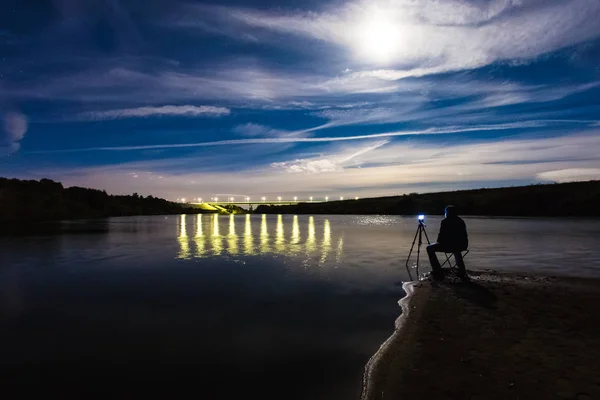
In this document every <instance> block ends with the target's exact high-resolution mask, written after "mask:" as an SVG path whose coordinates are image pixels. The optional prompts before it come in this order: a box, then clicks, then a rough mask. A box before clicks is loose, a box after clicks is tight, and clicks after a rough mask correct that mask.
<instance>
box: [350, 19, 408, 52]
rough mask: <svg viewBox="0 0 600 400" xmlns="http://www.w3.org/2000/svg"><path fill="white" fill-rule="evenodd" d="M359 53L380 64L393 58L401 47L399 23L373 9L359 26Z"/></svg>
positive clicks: (357, 49)
mask: <svg viewBox="0 0 600 400" xmlns="http://www.w3.org/2000/svg"><path fill="white" fill-rule="evenodd" d="M356 36H357V45H356V46H357V47H356V51H357V53H358V54H357V55H358V57H359V58H364V59H365V60H364V61H370V62H374V63H379V64H385V63H388V62H390V61H391V60H392V58H393V55H394V54H395V53H396V52H398V51H399V50H401V49H399V47H400V39H401V37H400V29H399V26H398V24H397V23H395V22H393V21H392V19H391V18H390V17H389V16H388V15H386V13H385V12H382V11H373V12H372V13H370V15H368V16H366V19H365V20H364V21H363V22H362V23H359V25H358V26H357V32H356Z"/></svg>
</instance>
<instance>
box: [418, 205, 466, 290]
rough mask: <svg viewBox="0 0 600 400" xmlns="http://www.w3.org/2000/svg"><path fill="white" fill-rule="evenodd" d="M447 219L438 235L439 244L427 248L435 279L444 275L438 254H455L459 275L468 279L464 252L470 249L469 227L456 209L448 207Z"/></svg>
mask: <svg viewBox="0 0 600 400" xmlns="http://www.w3.org/2000/svg"><path fill="white" fill-rule="evenodd" d="M445 212H446V218H444V220H442V224H441V226H440V233H439V234H438V238H437V242H436V243H432V244H430V245H429V246H427V254H428V255H429V262H430V263H431V269H432V273H431V275H433V277H434V278H435V279H443V278H444V275H443V272H442V267H441V266H440V262H439V261H438V259H437V256H436V255H435V253H436V252H443V253H453V254H454V258H455V259H456V266H457V267H458V274H459V276H460V277H462V278H467V271H466V269H465V263H464V262H463V258H462V252H463V251H464V250H466V249H467V247H469V239H468V235H467V226H466V225H465V221H463V220H462V219H461V218H460V217H459V216H458V214H457V212H456V207H454V206H448V207H446V210H445Z"/></svg>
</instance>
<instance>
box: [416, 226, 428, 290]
mask: <svg viewBox="0 0 600 400" xmlns="http://www.w3.org/2000/svg"><path fill="white" fill-rule="evenodd" d="M424 230H425V229H423V226H422V225H421V224H419V227H418V228H417V233H418V234H419V245H418V246H417V279H419V258H420V256H421V245H422V244H423V238H422V232H423V231H424ZM426 235H427V234H426Z"/></svg>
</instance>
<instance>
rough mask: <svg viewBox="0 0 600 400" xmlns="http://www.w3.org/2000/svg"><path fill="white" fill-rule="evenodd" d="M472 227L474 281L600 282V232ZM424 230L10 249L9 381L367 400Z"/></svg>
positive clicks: (357, 222) (171, 227)
mask: <svg viewBox="0 0 600 400" xmlns="http://www.w3.org/2000/svg"><path fill="white" fill-rule="evenodd" d="M465 220H466V222H467V226H468V229H469V235H470V244H471V245H470V249H471V254H469V256H468V257H467V258H466V260H465V261H466V264H467V268H469V269H487V268H491V269H498V270H507V271H509V270H510V271H522V272H540V273H544V274H552V275H576V276H595V277H600V246H599V244H600V243H599V239H598V238H599V237H600V236H599V234H600V223H599V222H600V221H598V220H584V219H581V220H565V219H561V220H553V219H492V218H465ZM439 223H440V219H439V218H430V219H429V220H428V221H427V225H428V226H427V231H428V233H429V236H430V239H431V240H432V241H433V240H435V237H436V235H437V231H438V229H439ZM416 227H417V225H416V221H415V220H414V219H413V218H404V217H396V216H393V217H392V216H314V217H312V216H305V215H301V216H292V215H283V216H277V215H268V216H266V215H237V216H222V215H221V216H218V215H187V216H185V215H182V216H169V217H164V216H157V217H129V218H112V219H108V220H103V221H87V222H86V221H82V222H67V223H63V224H61V225H60V226H59V229H58V230H59V232H54V233H52V234H49V233H46V234H30V235H20V236H3V237H0V246H1V249H2V251H1V254H0V302H1V303H0V328H1V329H0V367H1V368H2V374H1V376H0V379H1V380H2V384H3V385H4V386H5V387H7V385H8V386H10V387H11V388H13V389H16V390H25V389H27V388H29V389H31V388H33V387H35V388H36V390H38V389H39V390H42V389H46V390H52V391H56V390H60V391H61V393H62V394H63V395H65V396H69V395H72V396H75V397H76V396H78V395H81V394H82V393H89V391H93V392H102V391H106V392H107V393H109V394H110V395H111V396H112V397H130V396H132V395H133V396H135V395H141V394H152V395H155V396H156V395H158V396H159V397H169V396H173V395H178V396H179V395H181V394H183V393H186V394H191V395H196V396H198V395H200V397H204V398H215V399H216V398H233V397H238V396H247V397H252V398H254V397H256V396H257V395H260V396H262V398H285V399H337V398H344V399H345V398H357V397H358V396H359V394H360V385H361V375H362V370H363V367H364V364H365V363H366V362H367V360H368V359H369V357H370V356H371V355H372V354H373V353H374V352H375V351H376V350H377V348H378V347H379V345H380V344H381V342H383V341H384V340H385V339H386V338H387V336H389V334H390V333H391V332H392V330H393V323H394V320H395V318H396V317H397V315H398V312H399V309H398V306H397V303H396V302H397V300H398V299H399V298H400V297H402V296H403V293H402V290H401V288H400V286H399V285H398V284H397V282H399V281H402V280H407V279H408V275H407V272H406V270H405V266H404V263H405V258H406V255H407V253H408V250H409V248H410V245H411V243H412V239H413V236H414V233H415V231H416ZM423 250H424V249H423ZM424 261H425V262H424V265H423V268H422V272H424V271H428V270H429V268H428V263H427V262H426V260H424Z"/></svg>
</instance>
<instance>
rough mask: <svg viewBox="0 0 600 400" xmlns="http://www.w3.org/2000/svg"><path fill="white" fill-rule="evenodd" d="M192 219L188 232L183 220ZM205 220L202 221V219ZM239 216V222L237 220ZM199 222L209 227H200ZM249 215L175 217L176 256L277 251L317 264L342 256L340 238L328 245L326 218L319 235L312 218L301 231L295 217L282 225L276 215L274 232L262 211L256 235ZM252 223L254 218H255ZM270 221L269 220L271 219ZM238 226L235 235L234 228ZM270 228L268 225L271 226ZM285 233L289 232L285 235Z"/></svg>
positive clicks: (193, 256) (337, 260)
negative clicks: (177, 245)
mask: <svg viewBox="0 0 600 400" xmlns="http://www.w3.org/2000/svg"><path fill="white" fill-rule="evenodd" d="M190 218H193V219H194V224H193V225H192V229H193V232H188V230H189V227H188V226H187V220H186V219H190ZM207 219H208V220H209V221H206V220H207ZM219 219H221V222H223V221H222V220H223V219H228V220H227V225H228V226H227V228H228V229H227V230H226V231H223V232H222V229H221V228H222V227H221V226H220V224H219V222H220V221H219ZM240 219H241V221H240ZM203 222H204V223H205V224H206V225H207V226H208V227H209V231H206V229H205V228H206V227H203ZM252 222H253V221H252V218H251V217H250V214H246V215H245V216H237V217H236V216H235V215H229V216H219V214H212V215H207V214H204V215H202V214H198V215H194V216H191V215H190V216H186V215H180V216H179V236H178V242H179V253H178V255H177V258H179V259H182V260H190V259H193V258H202V257H210V256H220V255H230V256H238V255H246V256H254V255H266V254H281V255H286V256H300V255H305V256H308V260H306V261H310V259H312V258H313V257H314V258H315V261H316V262H317V263H318V265H321V266H322V265H324V264H325V262H326V261H327V260H328V259H330V261H333V257H335V263H336V264H337V263H339V262H340V259H341V257H342V251H343V247H344V240H343V238H342V237H339V238H337V239H336V243H335V247H334V245H333V244H332V235H331V226H330V223H329V220H328V219H325V220H324V221H323V227H322V234H320V232H319V233H318V232H317V229H316V227H315V219H314V217H312V216H311V217H308V224H307V225H308V226H307V228H306V230H305V231H304V232H302V231H301V227H300V223H299V221H298V216H297V215H294V216H293V218H292V221H291V222H292V226H291V230H290V229H289V228H290V227H289V226H288V227H285V226H284V222H283V218H282V216H281V215H278V216H277V220H276V224H275V231H274V232H273V231H272V229H269V224H268V222H269V221H267V216H266V215H265V214H263V215H262V216H261V219H260V226H259V227H258V234H256V231H255V230H253V229H252V228H253V227H252ZM255 222H256V221H255ZM271 222H272V221H271ZM237 227H239V229H240V231H239V235H238V232H237V231H236V228H237ZM271 228H272V227H271ZM286 232H289V234H287V235H286Z"/></svg>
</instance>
